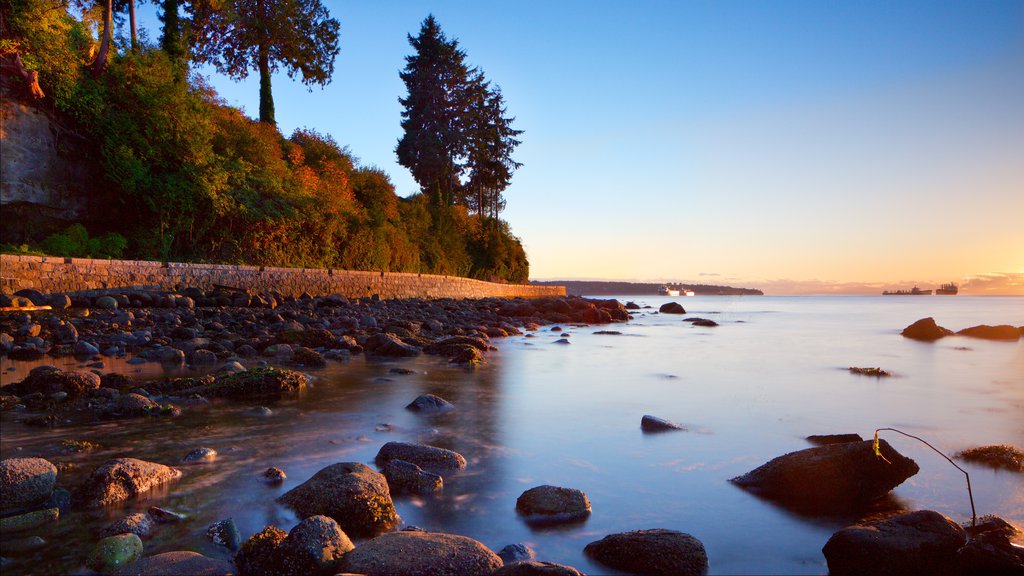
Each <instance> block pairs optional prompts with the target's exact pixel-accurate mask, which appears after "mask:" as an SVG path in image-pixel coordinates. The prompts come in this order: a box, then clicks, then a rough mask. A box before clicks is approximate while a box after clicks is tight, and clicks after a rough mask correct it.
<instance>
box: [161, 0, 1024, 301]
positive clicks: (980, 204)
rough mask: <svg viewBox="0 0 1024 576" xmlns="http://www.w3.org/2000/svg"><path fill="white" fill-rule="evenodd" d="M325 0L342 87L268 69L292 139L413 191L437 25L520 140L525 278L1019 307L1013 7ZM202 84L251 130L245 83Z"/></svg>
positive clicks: (1019, 12) (515, 219)
mask: <svg viewBox="0 0 1024 576" xmlns="http://www.w3.org/2000/svg"><path fill="white" fill-rule="evenodd" d="M326 5H327V7H328V9H329V10H330V11H331V13H332V15H333V16H334V17H335V18H337V19H338V20H339V21H340V22H341V54H340V56H339V58H338V60H337V63H336V68H335V76H334V80H333V82H332V83H331V84H330V85H329V86H328V87H327V88H326V89H323V90H321V89H319V88H317V89H314V90H313V91H312V92H309V91H307V90H306V89H305V88H304V87H303V86H302V85H301V84H300V83H298V82H293V81H291V80H289V79H288V78H287V76H286V75H285V74H283V73H281V74H278V75H277V76H275V78H274V82H275V84H274V96H275V101H276V102H275V103H276V107H277V119H278V122H279V126H280V128H281V129H282V131H283V132H284V133H285V134H290V133H291V132H292V130H294V129H295V128H297V127H312V128H315V129H317V130H319V131H321V132H326V133H329V134H331V135H333V136H334V137H335V139H336V140H337V141H338V142H339V143H341V144H343V145H348V146H349V147H350V148H351V150H352V152H353V153H354V154H355V155H356V156H358V157H359V158H360V159H361V160H362V162H363V163H365V164H373V165H377V166H379V167H381V168H383V169H384V170H385V171H387V172H388V173H389V174H390V175H391V177H392V180H393V182H394V183H395V184H396V186H397V189H398V192H399V194H401V195H408V194H411V193H413V192H415V191H416V190H417V187H416V184H415V182H414V181H413V180H412V178H411V176H410V175H409V173H408V172H407V171H406V170H405V169H403V168H402V167H400V166H399V165H398V164H397V162H396V160H395V155H394V147H395V143H396V141H397V140H398V138H399V137H400V135H401V127H400V126H399V120H400V117H399V114H400V110H401V109H400V105H399V103H398V97H399V96H401V95H402V94H403V92H404V87H403V85H402V82H401V80H400V79H399V77H398V70H399V69H400V68H402V67H403V66H404V56H406V55H407V54H408V53H409V51H410V48H409V45H408V44H407V42H406V34H407V33H413V34H415V33H416V32H417V31H418V29H419V25H420V22H421V21H422V20H423V18H424V17H426V15H427V14H428V13H430V12H432V13H433V14H434V15H435V16H436V17H437V19H438V21H439V22H440V24H441V26H442V28H443V29H444V31H445V32H446V33H447V34H448V35H449V37H452V36H454V37H457V38H458V39H459V41H460V43H461V45H462V47H463V49H464V50H465V51H466V52H467V54H468V59H469V61H470V62H471V63H472V64H476V65H479V66H481V67H482V68H483V69H484V71H485V72H486V74H487V76H488V77H489V78H490V79H491V80H492V81H493V82H495V83H496V84H499V85H500V86H501V88H502V89H503V91H504V94H505V98H506V101H507V102H508V106H509V112H510V113H511V114H513V115H515V116H516V117H517V126H518V127H519V128H520V129H522V130H525V134H524V136H523V141H524V143H523V145H522V146H521V147H520V148H519V150H518V154H517V158H518V159H519V160H520V161H521V162H523V163H524V167H523V168H522V169H521V170H519V172H518V173H517V174H516V176H515V178H514V180H513V184H512V186H511V187H510V188H509V189H508V190H507V191H506V193H505V194H506V197H507V199H508V209H507V210H506V211H505V212H504V215H503V216H504V218H505V219H507V220H508V221H509V222H510V223H511V225H512V229H513V232H514V233H515V234H516V235H518V236H520V237H521V238H522V239H523V242H524V244H525V246H526V249H527V253H528V255H529V259H530V263H531V276H532V277H533V278H535V279H570V278H588V279H594V278H601V279H626V280H646V281H664V280H681V281H689V282H700V283H709V284H716V283H722V284H732V285H737V286H748V287H757V288H762V289H764V290H765V291H766V292H768V293H774V294H782V293H807V292H812V293H842V292H865V293H877V292H878V291H880V290H881V289H882V288H893V287H900V288H909V287H910V286H911V285H912V284H914V283H918V284H920V285H921V286H922V287H926V288H931V287H933V286H934V285H935V284H937V283H941V282H948V281H957V282H959V283H963V284H965V286H964V289H963V291H964V293H1013V294H1024V104H1022V102H1024V2H1020V1H1016V0H1014V1H1008V2H992V1H973V2H935V1H927V2H909V1H899V2H891V1H887V2H844V3H836V2H819V1H812V2H795V1H781V2H752V1H744V2H676V1H666V2H641V3H629V4H627V3H623V2H594V1H586V2H582V1H581V2H568V1H563V2H510V3H493V2H422V1H415V2H414V1H409V2H397V1H389V2H385V3H357V2H340V1H333V0H328V1H327V2H326ZM147 10H149V11H151V10H152V8H147ZM144 24H145V26H146V27H147V28H148V29H149V31H150V36H151V37H152V38H154V39H155V37H156V35H158V34H159V23H158V22H155V21H153V20H151V21H148V22H146V21H144ZM208 72H209V74H210V79H211V82H212V84H213V85H214V86H215V87H216V88H217V90H218V91H219V92H220V94H221V95H222V96H223V97H224V98H225V99H226V100H227V101H228V103H230V104H234V105H238V106H241V107H243V108H244V109H245V110H246V111H247V113H248V114H250V115H252V116H255V115H256V113H257V111H258V108H259V106H258V100H257V97H258V80H257V78H256V76H255V75H253V76H251V77H250V78H249V80H247V81H245V82H240V83H236V82H232V81H230V80H229V79H227V78H224V77H220V76H218V75H217V74H216V73H215V72H213V71H212V70H210V71H208Z"/></svg>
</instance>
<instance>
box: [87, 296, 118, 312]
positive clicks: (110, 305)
mask: <svg viewBox="0 0 1024 576" xmlns="http://www.w3.org/2000/svg"><path fill="white" fill-rule="evenodd" d="M93 306H95V307H96V308H99V309H100V310H117V300H116V299H115V298H113V297H111V296H100V297H99V298H97V299H96V301H95V302H93Z"/></svg>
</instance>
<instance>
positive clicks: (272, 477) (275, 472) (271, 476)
mask: <svg viewBox="0 0 1024 576" xmlns="http://www.w3.org/2000/svg"><path fill="white" fill-rule="evenodd" d="M287 477H288V476H287V475H286V474H285V473H284V470H281V469H280V468H274V467H273V466H271V467H270V468H267V469H266V470H264V471H263V472H261V473H260V480H262V481H263V482H266V483H267V484H280V483H282V482H284V479H285V478H287Z"/></svg>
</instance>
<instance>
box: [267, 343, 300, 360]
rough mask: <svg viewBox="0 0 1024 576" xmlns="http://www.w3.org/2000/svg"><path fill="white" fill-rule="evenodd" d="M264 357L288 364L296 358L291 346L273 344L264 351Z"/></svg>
mask: <svg viewBox="0 0 1024 576" xmlns="http://www.w3.org/2000/svg"><path fill="white" fill-rule="evenodd" d="M263 355H264V356H268V357H272V358H275V359H277V360H279V361H281V362H288V361H290V360H291V359H292V358H294V357H295V350H293V349H292V347H291V345H289V344H271V345H270V346H267V347H266V348H264V349H263Z"/></svg>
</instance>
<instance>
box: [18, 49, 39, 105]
mask: <svg viewBox="0 0 1024 576" xmlns="http://www.w3.org/2000/svg"><path fill="white" fill-rule="evenodd" d="M14 67H15V68H17V69H18V74H20V75H21V77H22V78H24V79H25V82H26V83H28V92H29V94H30V95H31V96H32V97H33V98H35V99H37V100H38V99H40V98H46V94H45V93H44V92H43V89H42V87H40V86H39V72H37V71H35V70H26V69H25V63H24V62H22V61H21V54H18V53H17V52H15V54H14Z"/></svg>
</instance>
